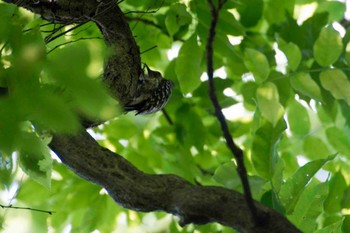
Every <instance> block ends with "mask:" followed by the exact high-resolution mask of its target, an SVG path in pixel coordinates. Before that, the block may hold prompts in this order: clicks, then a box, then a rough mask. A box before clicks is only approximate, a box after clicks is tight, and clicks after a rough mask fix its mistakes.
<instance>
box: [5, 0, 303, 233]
mask: <svg viewBox="0 0 350 233" xmlns="http://www.w3.org/2000/svg"><path fill="white" fill-rule="evenodd" d="M5 1H6V2H12V3H15V4H16V3H17V4H18V5H20V6H23V7H25V8H27V9H29V10H31V11H33V12H34V13H37V14H40V15H42V16H43V17H44V18H45V19H47V20H49V21H51V22H58V23H67V22H71V23H80V22H85V21H86V20H92V21H94V22H96V24H97V25H98V26H99V28H100V30H101V32H102V33H103V36H104V39H105V41H106V44H107V45H108V46H109V48H110V49H111V51H112V55H111V56H110V57H108V60H107V65H106V67H105V70H104V81H105V83H106V85H107V87H109V89H110V92H111V94H112V95H113V96H114V97H115V98H116V99H118V100H119V101H120V102H121V103H127V102H128V101H129V100H130V99H131V98H132V97H133V96H134V95H135V91H136V88H137V80H138V77H139V75H140V72H141V64H140V53H139V49H138V46H137V45H136V42H135V40H134V38H133V36H132V33H131V30H130V28H129V26H128V24H127V22H126V20H125V17H124V15H123V13H122V12H121V10H120V9H119V7H118V5H117V4H116V3H115V1H112V0H108V1H107V0H100V1H95V0H85V1H73V0H58V1H39V2H38V3H36V2H35V1H32V0H27V1H25V0H23V1H11V0H5ZM49 146H50V148H51V149H52V150H53V151H54V152H55V153H56V154H57V155H58V156H59V157H60V158H61V160H62V162H63V163H64V164H65V165H66V166H68V167H69V168H70V169H71V170H72V171H74V172H75V173H76V174H78V175H79V176H81V177H83V178H85V179H87V180H89V181H91V182H93V183H96V184H98V185H100V186H102V187H104V188H105V189H106V190H107V191H108V193H109V195H110V196H111V197H112V198H113V199H114V200H115V201H116V202H117V203H119V204H120V205H121V206H124V207H125V208H129V209H133V210H137V211H145V212H148V211H165V212H168V213H172V214H174V215H177V216H179V217H180V224H182V225H185V224H189V223H195V224H205V223H210V222H218V223H221V224H223V225H226V226H229V227H232V228H234V229H237V230H239V231H241V232H254V233H255V232H259V233H265V232H266V233H267V232H269V233H274V232H276V233H277V232H278V233H279V232H286V233H289V232H290V233H292V232H299V231H298V229H296V228H295V227H294V226H293V225H292V224H291V223H290V222H289V221H288V220H287V219H286V218H285V217H283V216H282V215H280V214H279V213H277V212H276V211H274V210H272V209H269V208H267V207H265V206H263V205H262V204H260V203H258V202H255V205H256V208H257V209H258V212H259V213H260V212H262V213H265V215H266V216H267V217H266V218H265V222H264V223H263V224H261V225H256V224H253V222H252V221H251V219H250V218H247V216H248V215H249V213H250V209H249V207H248V205H247V204H246V202H245V201H244V198H245V197H244V195H242V194H240V193H238V192H235V191H231V190H228V189H225V188H221V187H211V186H196V185H192V184H191V183H189V182H188V181H186V180H184V179H182V178H180V177H178V176H175V175H150V174H145V173H142V172H141V171H139V170H137V169H136V168H135V167H134V166H133V165H132V164H130V163H129V162H128V161H127V160H125V159H124V158H123V157H122V156H120V155H118V154H115V153H113V152H111V151H109V150H108V149H106V148H103V147H101V146H100V145H99V144H98V143H97V142H96V141H95V140H94V139H93V138H92V137H91V136H90V135H89V134H88V133H87V132H86V131H83V132H80V133H79V134H77V135H74V136H72V135H53V139H52V141H51V143H50V145H49Z"/></svg>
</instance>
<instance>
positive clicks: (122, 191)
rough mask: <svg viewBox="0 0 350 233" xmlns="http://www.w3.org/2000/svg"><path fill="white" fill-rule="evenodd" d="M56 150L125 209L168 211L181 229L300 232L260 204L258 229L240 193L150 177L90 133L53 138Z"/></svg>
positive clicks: (176, 179) (258, 205) (77, 172)
mask: <svg viewBox="0 0 350 233" xmlns="http://www.w3.org/2000/svg"><path fill="white" fill-rule="evenodd" d="M50 147H51V149H52V150H53V151H54V152H55V153H56V154H57V155H58V156H59V157H60V158H61V160H62V161H63V162H64V163H65V164H66V165H67V166H68V167H69V168H70V169H71V170H73V171H74V172H75V173H76V174H78V175H80V176H81V177H83V178H85V179H87V180H89V181H91V182H94V183H97V184H98V185H100V186H102V187H104V188H105V189H106V190H107V191H108V193H109V195H110V196H111V197H112V198H113V199H114V200H115V201H116V202H117V203H119V204H120V205H122V206H123V207H125V208H128V209H133V210H137V211H145V212H149V211H165V212H168V213H171V214H174V215H177V216H179V217H180V224H182V225H185V224H189V223H195V224H205V223H210V222H218V223H221V224H223V225H226V226H230V227H232V228H235V229H237V230H239V231H241V232H257V233H258V232H259V233H264V232H266V233H267V232H268V233H273V232H276V233H277V232H278V233H280V232H284V233H288V232H290V233H292V232H299V231H298V230H297V229H296V228H295V227H294V226H293V225H292V224H291V223H289V222H288V220H287V219H285V218H284V217H283V216H281V215H280V214H278V213H277V212H275V211H274V210H272V209H268V208H267V207H265V206H263V205H261V204H260V203H258V202H256V203H255V204H256V206H257V209H258V211H259V212H261V213H264V215H265V216H266V219H265V220H266V221H265V222H264V223H262V225H259V226H255V224H253V223H252V221H251V219H250V218H247V216H249V215H250V210H249V208H248V206H247V204H246V202H245V199H244V196H243V195H242V194H241V193H238V192H235V191H231V190H228V189H225V188H221V187H211V186H196V185H192V184H190V183H189V182H188V181H185V180H184V179H182V178H180V177H178V176H175V175H149V174H145V173H142V172H141V171H139V170H137V169H136V168H135V167H134V166H133V165H132V164H130V163H129V162H128V161H127V160H125V159H124V158H123V157H122V156H120V155H118V154H115V153H113V152H111V151H109V150H108V149H105V148H103V147H101V146H100V145H98V143H97V142H96V141H95V140H94V139H93V138H92V137H91V136H90V135H89V134H88V133H87V132H85V131H84V132H82V133H81V134H80V135H77V136H59V135H56V136H54V138H53V140H52V142H51V144H50Z"/></svg>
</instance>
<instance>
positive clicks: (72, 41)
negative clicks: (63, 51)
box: [47, 36, 103, 54]
mask: <svg viewBox="0 0 350 233" xmlns="http://www.w3.org/2000/svg"><path fill="white" fill-rule="evenodd" d="M92 39H100V40H102V39H103V38H101V37H98V36H97V37H88V38H85V37H81V38H79V39H76V40H71V41H67V42H65V43H62V44H59V45H56V46H55V47H53V48H52V49H51V50H50V51H48V52H47V54H49V53H51V52H53V51H54V50H55V49H57V48H59V47H61V46H64V45H67V44H71V43H75V42H78V41H80V40H92Z"/></svg>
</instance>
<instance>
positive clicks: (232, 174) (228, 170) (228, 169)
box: [213, 162, 241, 190]
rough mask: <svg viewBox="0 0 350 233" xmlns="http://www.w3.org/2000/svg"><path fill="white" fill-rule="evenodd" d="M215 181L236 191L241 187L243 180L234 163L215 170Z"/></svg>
mask: <svg viewBox="0 0 350 233" xmlns="http://www.w3.org/2000/svg"><path fill="white" fill-rule="evenodd" d="M213 179H214V180H215V181H216V182H218V183H220V184H222V185H224V186H225V187H226V188H228V189H233V190H236V189H237V187H240V185H241V180H240V179H239V177H238V175H237V171H236V166H235V165H234V164H233V163H232V162H228V163H225V164H223V165H221V166H220V167H218V168H217V169H216V170H215V173H214V176H213Z"/></svg>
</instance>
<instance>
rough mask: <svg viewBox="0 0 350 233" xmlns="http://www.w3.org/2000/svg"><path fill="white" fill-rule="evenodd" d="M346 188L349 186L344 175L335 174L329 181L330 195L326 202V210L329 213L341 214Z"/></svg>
mask: <svg viewBox="0 0 350 233" xmlns="http://www.w3.org/2000/svg"><path fill="white" fill-rule="evenodd" d="M346 188H347V184H346V181H345V178H344V176H343V174H342V173H341V172H337V173H335V174H334V175H333V176H332V178H331V180H330V181H329V194H328V196H327V199H326V200H325V202H324V209H325V211H326V212H327V213H340V211H341V210H342V206H341V202H342V200H343V196H344V192H345V190H346Z"/></svg>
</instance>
